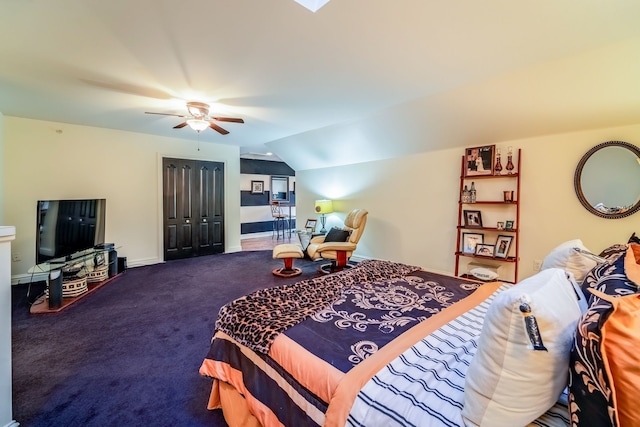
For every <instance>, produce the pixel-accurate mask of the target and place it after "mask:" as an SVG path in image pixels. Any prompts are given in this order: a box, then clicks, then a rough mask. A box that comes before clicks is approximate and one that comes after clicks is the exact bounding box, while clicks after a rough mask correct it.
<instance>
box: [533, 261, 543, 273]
mask: <svg viewBox="0 0 640 427" xmlns="http://www.w3.org/2000/svg"><path fill="white" fill-rule="evenodd" d="M541 268H542V261H541V260H539V259H534V260H533V271H540V269H541Z"/></svg>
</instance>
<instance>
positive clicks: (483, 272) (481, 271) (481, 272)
mask: <svg viewBox="0 0 640 427" xmlns="http://www.w3.org/2000/svg"><path fill="white" fill-rule="evenodd" d="M469 273H470V274H471V275H472V276H473V277H476V278H478V279H480V280H495V279H497V278H498V273H496V272H495V271H494V270H491V269H490V268H485V267H475V268H472V269H471V270H469Z"/></svg>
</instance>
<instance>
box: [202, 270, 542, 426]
mask: <svg viewBox="0 0 640 427" xmlns="http://www.w3.org/2000/svg"><path fill="white" fill-rule="evenodd" d="M500 286H507V285H502V284H500V283H492V284H481V283H478V282H473V281H468V280H465V279H461V278H457V277H450V276H444V275H440V274H436V273H431V272H426V271H423V270H420V269H419V268H417V267H413V266H407V265H403V264H397V263H391V262H385V261H365V262H362V263H360V264H359V265H358V267H356V268H354V269H350V270H346V271H343V272H341V273H337V274H332V275H329V276H323V277H321V278H316V279H311V280H306V281H302V282H298V283H295V284H292V285H284V286H281V287H276V288H271V289H266V290H261V291H258V292H255V293H253V294H250V295H247V296H245V297H242V298H240V299H238V300H235V301H233V302H231V303H229V304H227V305H226V306H225V307H223V308H222V309H221V310H220V314H219V317H218V321H217V322H216V332H215V334H214V337H213V339H212V342H211V346H210V349H209V352H208V354H207V356H206V358H205V360H204V361H203V363H202V365H201V368H200V373H201V374H202V375H204V376H206V377H209V378H212V379H213V385H212V392H211V398H210V401H209V405H208V407H209V409H214V408H220V407H224V408H223V409H224V411H225V418H227V420H228V422H229V423H230V424H234V423H242V424H243V425H250V424H251V423H253V424H255V425H262V426H265V427H268V426H282V425H284V426H321V425H326V426H344V425H345V424H346V423H348V424H349V425H387V424H388V425H393V424H389V423H390V421H389V420H393V416H392V417H390V418H387V417H388V416H389V414H388V413H387V414H384V413H385V412H388V411H387V410H380V408H383V407H387V408H388V407H390V406H393V403H392V402H393V401H394V399H397V396H393V393H391V394H385V396H384V397H383V394H384V393H383V394H380V395H379V396H378V397H376V398H374V399H372V398H371V395H373V394H374V392H373V391H372V390H373V389H374V388H375V387H378V388H380V387H381V388H386V389H388V388H389V384H388V382H389V381H390V382H391V383H393V384H396V382H397V379H393V380H389V379H388V378H386V379H383V380H380V378H381V377H380V375H383V373H384V372H385V367H386V366H388V365H389V366H393V365H390V364H392V363H393V362H394V360H396V359H397V358H401V357H403V355H404V354H405V352H406V351H408V352H415V350H412V349H413V348H414V346H415V345H423V344H421V343H422V341H421V340H422V339H423V338H425V337H427V336H430V334H432V333H435V332H436V331H439V330H440V328H441V327H448V324H449V322H451V321H456V320H457V319H458V317H459V316H464V315H465V314H466V313H470V312H471V311H470V310H473V309H474V308H475V307H476V306H478V305H480V306H482V305H483V302H484V304H488V301H490V298H491V296H492V295H493V294H494V292H497V291H499V290H500V289H499V288H500ZM472 316H474V317H475V316H479V319H480V320H479V322H480V323H479V324H475V325H474V326H471V327H470V328H471V329H470V330H472V331H473V332H471V335H473V336H476V338H477V335H478V334H479V328H481V317H482V313H481V312H480V313H477V314H473V315H472ZM476 320H477V319H476ZM476 323H477V322H476ZM460 327H461V328H462V329H465V328H468V326H460ZM429 339H430V340H436V341H433V342H431V344H429V345H430V346H431V347H433V348H434V349H435V351H436V352H439V351H440V350H438V348H440V347H441V344H438V343H437V341H438V340H440V339H441V338H439V337H437V335H434V336H433V338H429ZM473 342H474V341H473V339H471V344H467V345H466V346H465V347H464V348H465V350H462V352H463V353H465V352H466V353H468V354H470V355H472V354H473V353H474V352H475V350H474V348H473V347H474V345H475V344H473ZM469 346H470V347H469ZM420 351H422V350H420ZM454 359H456V357H454ZM463 359H464V358H463ZM463 359H460V360H463ZM396 363H397V361H396ZM402 363H404V362H402ZM422 363H423V362H420V364H422ZM464 363H466V362H463V364H464ZM391 369H392V370H393V371H394V374H395V372H396V369H395V368H391ZM455 370H456V368H454V369H453V371H455ZM462 370H463V371H464V370H465V369H464V368H462ZM387 371H389V369H387ZM376 374H378V375H376ZM399 375H400V376H404V374H399ZM406 378H408V377H405V379H406ZM461 378H462V379H464V375H462V377H461ZM385 381H387V383H385ZM408 381H409V382H411V381H412V380H408ZM445 383H446V381H445ZM372 384H374V385H372ZM402 387H405V385H403V386H402ZM437 387H441V385H438V386H437ZM437 387H436V388H437ZM453 387H454V388H456V387H458V388H459V384H458V385H453ZM399 390H400V389H399ZM229 391H232V392H233V393H234V395H236V398H234V400H229V399H230V397H228V398H225V396H226V395H227V392H229ZM378 392H379V390H377V391H376V392H375V393H378ZM446 393H448V391H447V392H446ZM399 394H406V393H405V392H404V391H401V390H400V391H399ZM409 394H411V393H409ZM237 396H242V398H241V399H239V398H237ZM385 399H390V400H385ZM455 399H458V400H460V399H459V397H456V398H455ZM405 400H406V402H404V403H405V404H406V403H407V402H409V405H410V406H416V405H417V406H418V407H421V406H422V407H424V404H423V403H424V402H423V399H419V401H415V399H414V402H411V400H412V399H405ZM225 401H226V402H227V403H226V404H225ZM240 402H242V405H243V406H245V407H244V408H243V409H239V405H240ZM376 402H380V403H379V406H378V409H377V410H373V411H371V410H370V409H371V408H373V407H375V406H376V405H377V403H376ZM457 405H459V404H454V405H453V409H452V410H453V411H456V410H458V411H459V409H456V408H457V407H458V406H457ZM363 408H369V409H367V410H364V409H363ZM352 409H353V413H352ZM407 410H408V409H407ZM403 411H405V410H404V409H403ZM409 411H410V412H411V411H413V410H409ZM231 412H238V414H235V415H231ZM426 412H427V413H428V412H429V410H427V411H426ZM228 414H229V415H230V416H229V417H228V416H227V415H228ZM372 416H373V418H370V417H372ZM381 416H382V417H384V418H385V419H386V421H384V422H382V421H381V422H382V424H380V423H379V422H378V421H380V420H381V419H382V418H380V417H381ZM432 416H433V414H432ZM458 416H459V415H458ZM438 417H444V418H447V419H448V418H452V417H451V416H449V415H437V416H436V417H435V418H436V419H437V418H438ZM374 419H375V420H376V422H375V424H374V423H372V422H371V420H374ZM452 419H454V420H455V417H453V418H452ZM230 420H236V421H230ZM239 420H241V421H239ZM423 420H424V418H423ZM405 422H408V421H407V420H401V421H397V425H411V424H410V423H407V424H404V423H405ZM422 425H436V424H422ZM442 425H458V424H456V423H455V421H454V422H453V423H452V424H446V423H445V424H442ZM541 425H545V424H541Z"/></svg>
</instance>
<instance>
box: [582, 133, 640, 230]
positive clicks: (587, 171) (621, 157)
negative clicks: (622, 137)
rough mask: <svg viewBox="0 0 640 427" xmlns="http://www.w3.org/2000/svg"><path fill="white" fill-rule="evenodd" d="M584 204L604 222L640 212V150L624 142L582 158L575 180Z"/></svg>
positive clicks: (601, 147) (603, 146) (595, 149)
mask: <svg viewBox="0 0 640 427" xmlns="http://www.w3.org/2000/svg"><path fill="white" fill-rule="evenodd" d="M574 186H575V189H576V194H577V195H578V199H579V200H580V203H582V205H583V206H584V207H585V208H586V209H587V210H588V211H589V212H591V213H592V214H594V215H598V216H599V217H602V218H612V219H613V218H623V217H626V216H629V215H631V214H633V213H635V212H637V211H638V210H640V149H638V147H636V146H635V145H633V144H629V143H628V142H622V141H608V142H603V143H602V144H598V145H596V146H595V147H593V148H592V149H591V150H589V151H587V153H586V154H585V155H584V156H582V159H580V163H578V167H577V168H576V174H575V177H574Z"/></svg>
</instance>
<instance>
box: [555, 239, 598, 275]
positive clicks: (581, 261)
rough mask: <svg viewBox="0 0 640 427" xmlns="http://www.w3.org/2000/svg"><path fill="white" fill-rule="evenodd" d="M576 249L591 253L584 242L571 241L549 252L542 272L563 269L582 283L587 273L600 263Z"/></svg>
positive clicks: (578, 240)
mask: <svg viewBox="0 0 640 427" xmlns="http://www.w3.org/2000/svg"><path fill="white" fill-rule="evenodd" d="M574 248H578V249H582V250H584V251H586V252H591V251H590V250H589V249H587V248H586V247H585V246H584V244H582V240H580V239H574V240H569V241H567V242H564V243H563V244H561V245H559V246H557V247H556V248H554V249H553V250H552V251H551V252H549V254H548V255H547V256H546V257H545V258H544V261H543V262H542V270H545V269H547V268H562V269H563V270H567V271H570V272H572V273H573V276H574V277H575V279H576V280H577V281H578V282H582V280H584V277H585V276H586V275H587V273H588V272H589V271H591V269H592V268H593V267H595V266H596V265H598V263H597V262H596V261H595V260H594V259H593V258H592V257H589V256H588V255H585V254H582V253H580V252H578V251H576V250H574Z"/></svg>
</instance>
